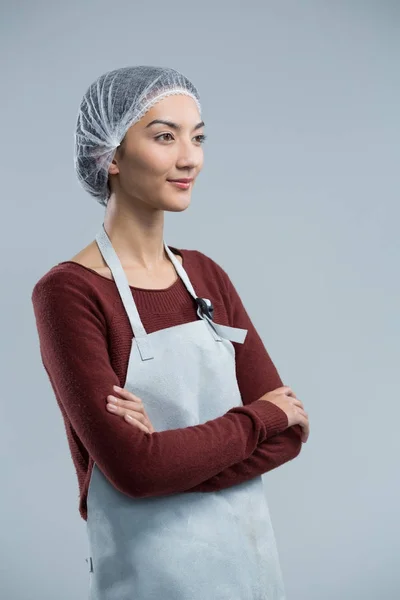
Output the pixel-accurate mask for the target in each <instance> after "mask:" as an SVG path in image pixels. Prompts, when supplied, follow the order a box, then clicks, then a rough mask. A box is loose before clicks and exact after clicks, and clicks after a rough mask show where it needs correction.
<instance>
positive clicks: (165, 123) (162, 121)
mask: <svg viewBox="0 0 400 600" xmlns="http://www.w3.org/2000/svg"><path fill="white" fill-rule="evenodd" d="M157 123H161V124H162V125H168V127H171V129H176V130H177V131H180V130H181V129H182V127H181V125H178V124H177V123H174V122H173V121H164V120H163V119H154V121H151V122H150V123H149V124H148V125H146V128H147V127H150V126H151V125H155V124H157ZM204 124H205V123H204V121H200V123H197V125H195V126H194V127H193V131H195V130H196V129H200V127H203V125H204Z"/></svg>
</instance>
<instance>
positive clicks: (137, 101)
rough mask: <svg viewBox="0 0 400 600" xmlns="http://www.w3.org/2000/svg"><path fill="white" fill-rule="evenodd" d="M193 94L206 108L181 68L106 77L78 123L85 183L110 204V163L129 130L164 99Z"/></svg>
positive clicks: (127, 70)
mask: <svg viewBox="0 0 400 600" xmlns="http://www.w3.org/2000/svg"><path fill="white" fill-rule="evenodd" d="M171 94H186V95H189V96H191V97H192V98H193V99H194V100H195V101H196V104H197V106H198V109H199V112H201V106H200V97H199V94H198V92H197V90H196V88H195V87H194V85H193V84H192V83H191V82H190V81H189V80H188V79H187V78H186V77H185V76H184V75H182V74H181V73H179V72H178V71H176V70H175V69H170V68H167V67H152V66H135V67H123V68H121V69H115V70H113V71H109V72H107V73H105V74H104V75H101V76H100V77H98V78H97V79H96V81H94V82H93V83H92V84H91V85H90V87H89V88H88V90H87V92H86V94H85V95H84V97H83V99H82V102H81V105H80V109H79V113H78V119H77V124H76V131H75V154H74V162H75V169H76V173H77V175H78V179H79V181H80V182H81V184H82V186H83V187H84V188H85V189H86V190H87V191H88V192H89V193H90V194H91V195H92V196H94V197H95V198H96V200H97V201H98V202H99V203H100V204H103V205H104V206H106V205H107V202H108V198H109V194H110V192H109V187H108V167H109V166H110V164H111V161H112V159H113V157H114V153H115V150H116V148H117V147H118V146H119V145H120V143H121V141H122V139H123V138H124V136H125V134H126V132H127V130H128V129H129V127H131V125H133V124H134V123H136V121H139V119H141V117H142V116H143V115H144V114H145V113H146V112H147V111H148V110H149V109H150V108H151V107H152V106H153V105H154V104H155V103H156V102H158V101H159V100H162V98H164V97H165V96H169V95H171Z"/></svg>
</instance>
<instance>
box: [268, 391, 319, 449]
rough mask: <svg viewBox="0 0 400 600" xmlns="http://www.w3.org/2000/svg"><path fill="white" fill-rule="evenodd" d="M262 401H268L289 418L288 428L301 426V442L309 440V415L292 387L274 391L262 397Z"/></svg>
mask: <svg viewBox="0 0 400 600" xmlns="http://www.w3.org/2000/svg"><path fill="white" fill-rule="evenodd" d="M260 400H267V401H268V402H272V403H273V404H276V406H278V407H279V408H281V409H282V410H283V411H284V412H285V413H286V416H287V418H288V421H289V425H288V427H291V426H292V425H300V427H301V429H302V436H301V441H302V442H304V443H305V442H306V441H307V440H308V436H309V435H310V424H309V421H308V414H307V413H306V412H305V410H304V406H303V403H302V402H301V401H300V400H299V399H298V398H297V396H296V394H295V393H294V392H293V390H292V389H291V388H290V387H288V386H287V385H284V386H282V387H279V388H277V389H276V390H272V391H271V392H268V393H267V394H264V396H261V398H260Z"/></svg>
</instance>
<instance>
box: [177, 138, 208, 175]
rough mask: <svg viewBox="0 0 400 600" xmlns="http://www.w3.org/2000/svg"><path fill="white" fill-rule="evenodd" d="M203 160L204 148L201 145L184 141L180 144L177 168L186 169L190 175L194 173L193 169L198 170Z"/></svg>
mask: <svg viewBox="0 0 400 600" xmlns="http://www.w3.org/2000/svg"><path fill="white" fill-rule="evenodd" d="M202 162H203V149H202V148H201V147H200V146H195V145H194V144H193V142H188V143H186V142H184V141H182V142H181V143H180V144H179V150H178V156H177V159H176V167H177V169H180V170H182V169H186V170H187V171H188V172H189V174H188V177H191V175H193V171H196V170H197V169H198V168H199V167H200V166H201V164H202Z"/></svg>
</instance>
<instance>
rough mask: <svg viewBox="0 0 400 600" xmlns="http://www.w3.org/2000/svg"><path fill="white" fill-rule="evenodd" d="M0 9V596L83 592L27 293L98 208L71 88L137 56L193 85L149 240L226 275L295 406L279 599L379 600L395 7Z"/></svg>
mask: <svg viewBox="0 0 400 600" xmlns="http://www.w3.org/2000/svg"><path fill="white" fill-rule="evenodd" d="M0 21H1V26H0V27H1V31H0V33H1V48H0V56H1V59H0V60H1V67H2V68H1V76H2V86H1V87H2V93H1V105H2V106H1V115H2V131H1V137H2V144H1V147H0V148H1V149H0V152H1V168H2V227H1V232H2V236H1V250H2V260H1V263H0V265H1V275H0V276H1V282H2V286H1V313H0V314H1V319H2V322H1V333H2V335H1V342H2V344H1V352H2V354H1V359H2V360H1V370H2V375H1V381H2V401H1V415H0V427H1V431H0V439H1V451H2V459H3V460H2V482H1V487H2V491H1V525H0V527H1V556H0V565H1V566H0V569H1V586H0V596H1V597H2V598H4V599H7V600H31V599H40V600H55V599H56V600H72V599H73V600H80V599H85V598H86V597H87V591H88V577H89V576H88V572H87V565H86V562H85V557H86V556H87V542H86V530H85V522H84V521H83V520H82V519H81V518H80V516H79V514H78V487H77V480H76V476H75V472H74V468H73V463H72V459H71V457H70V454H69V450H68V447H67V440H66V436H65V431H64V428H63V423H62V419H61V414H60V413H59V409H58V407H57V405H56V401H55V397H54V396H53V393H52V390H51V388H50V383H49V382H48V380H47V376H46V374H45V372H44V369H43V367H42V365H41V361H40V357H39V348H38V339H37V333H36V329H35V322H34V317H33V311H32V307H31V291H32V288H33V286H34V284H35V283H36V281H37V280H38V279H39V278H40V277H41V276H42V275H43V274H44V273H45V272H46V271H47V270H48V269H50V268H51V267H52V266H53V265H55V264H56V263H58V262H61V261H63V260H68V259H70V258H71V257H72V256H73V255H74V254H75V253H77V252H78V250H81V249H82V248H83V247H84V246H86V245H87V244H88V243H89V242H90V241H91V240H93V239H94V237H95V234H96V232H97V230H98V228H99V226H100V225H101V223H102V218H103V215H104V209H103V208H102V207H101V206H100V205H98V204H97V203H96V201H95V200H94V199H92V198H91V197H90V196H89V195H87V194H86V193H85V192H84V191H83V190H82V189H81V188H80V186H79V183H78V181H77V179H76V177H75V173H74V170H73V129H74V124H75V118H76V114H77V110H78V106H79V103H80V100H81V97H82V95H83V93H84V91H85V90H86V88H87V86H88V85H89V84H90V83H91V82H92V81H93V80H94V79H95V78H96V77H97V76H98V75H100V74H101V73H103V72H105V71H107V70H109V69H112V68H117V67H121V66H126V65H130V64H153V65H161V66H171V67H174V68H176V69H178V70H180V71H182V72H183V73H185V74H186V75H187V76H188V77H189V78H190V79H192V81H193V82H194V84H195V85H196V86H197V87H198V89H199V91H200V94H201V99H202V105H203V115H202V116H203V118H204V120H205V122H206V128H205V132H206V133H207V134H208V140H207V141H206V143H205V146H204V150H205V163H204V167H203V172H202V173H201V174H200V176H199V179H198V181H197V183H196V186H195V189H194V192H193V197H192V204H191V206H190V207H189V209H188V210H187V211H185V212H184V213H181V214H167V216H166V230H165V239H166V241H167V243H169V244H170V245H174V246H177V247H181V248H193V249H198V250H201V251H202V252H205V253H206V254H208V255H209V256H211V257H212V258H213V259H214V260H216V261H217V262H219V263H220V264H221V266H223V267H224V268H225V269H226V270H227V272H228V274H229V275H230V276H231V279H232V281H233V282H234V284H235V285H236V287H237V289H238V291H239V293H240V294H241V297H242V299H243V301H244V304H245V306H246V308H247V309H248V312H249V313H250V316H251V317H252V319H253V322H254V324H255V325H256V327H257V329H258V331H259V332H260V334H261V336H262V338H263V340H264V343H265V345H266V347H267V349H268V350H269V352H270V354H271V357H272V358H273V360H274V362H275V364H276V366H277V368H278V370H279V372H280V374H281V377H282V379H283V380H284V382H285V383H286V384H287V385H290V386H292V387H293V389H294V391H295V392H296V394H297V396H298V397H299V398H300V399H301V400H302V401H303V403H304V406H305V408H306V410H307V411H308V413H309V417H310V424H311V435H310V438H309V441H308V443H307V444H305V445H304V447H303V450H302V453H301V454H300V456H299V457H298V458H297V459H296V460H294V461H291V462H290V463H288V464H286V465H283V466H282V467H281V468H279V469H277V470H275V471H273V472H271V473H270V474H269V481H270V490H269V503H270V510H271V513H272V518H273V522H274V527H275V530H276V536H277V541H278V546H279V550H280V555H281V562H282V569H283V572H284V577H285V582H286V587H287V598H288V600H331V599H332V600H333V599H335V600H337V599H338V598H340V599H341V600H357V599H361V598H362V599H363V600H395V599H396V598H399V597H400V574H399V572H400V568H399V567H400V564H399V563H400V558H399V557H400V531H399V529H400V528H399V516H398V514H399V505H400V502H399V501H400V494H399V491H400V489H399V465H398V460H399V451H400V441H399V433H398V432H399V417H400V410H399V389H398V374H399V367H398V363H399V183H400V182H399V179H400V177H399V168H398V167H399V158H400V156H399V145H398V143H399V133H400V131H399V129H400V128H399V112H398V111H399V100H400V98H399V89H400V86H399V40H400V4H399V2H396V1H395V0H393V1H382V0H379V1H378V0H376V1H374V2H373V1H365V2H361V1H348V2H343V1H340V2H333V1H332V2H326V1H325V2H323V1H321V2H316V1H314V2H312V1H308V2H300V1H299V2H295V1H288V0H286V1H275V2H266V1H261V0H260V1H258V2H255V1H247V2H237V1H236V2H235V1H232V0H230V1H229V2H228V1H227V0H225V1H224V2H223V1H220V2H216V1H213V2H204V1H203V2H201V3H188V2H178V1H170V2H166V3H164V2H161V1H159V2H156V3H155V2H150V3H148V4H147V5H146V6H145V5H144V3H140V5H139V4H138V3H135V2H132V1H129V2H127V1H125V2H121V1H120V2H114V3H112V2H104V1H99V2H89V1H86V2H78V1H77V0H74V1H71V0H70V1H69V2H68V3H60V2H50V1H49V0H48V1H46V2H45V1H37V2H27V1H26V2H18V1H13V2H7V3H6V2H2V5H1V19H0ZM188 600H190V599H188ZM210 600H212V598H210ZM232 600H236V599H232Z"/></svg>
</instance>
